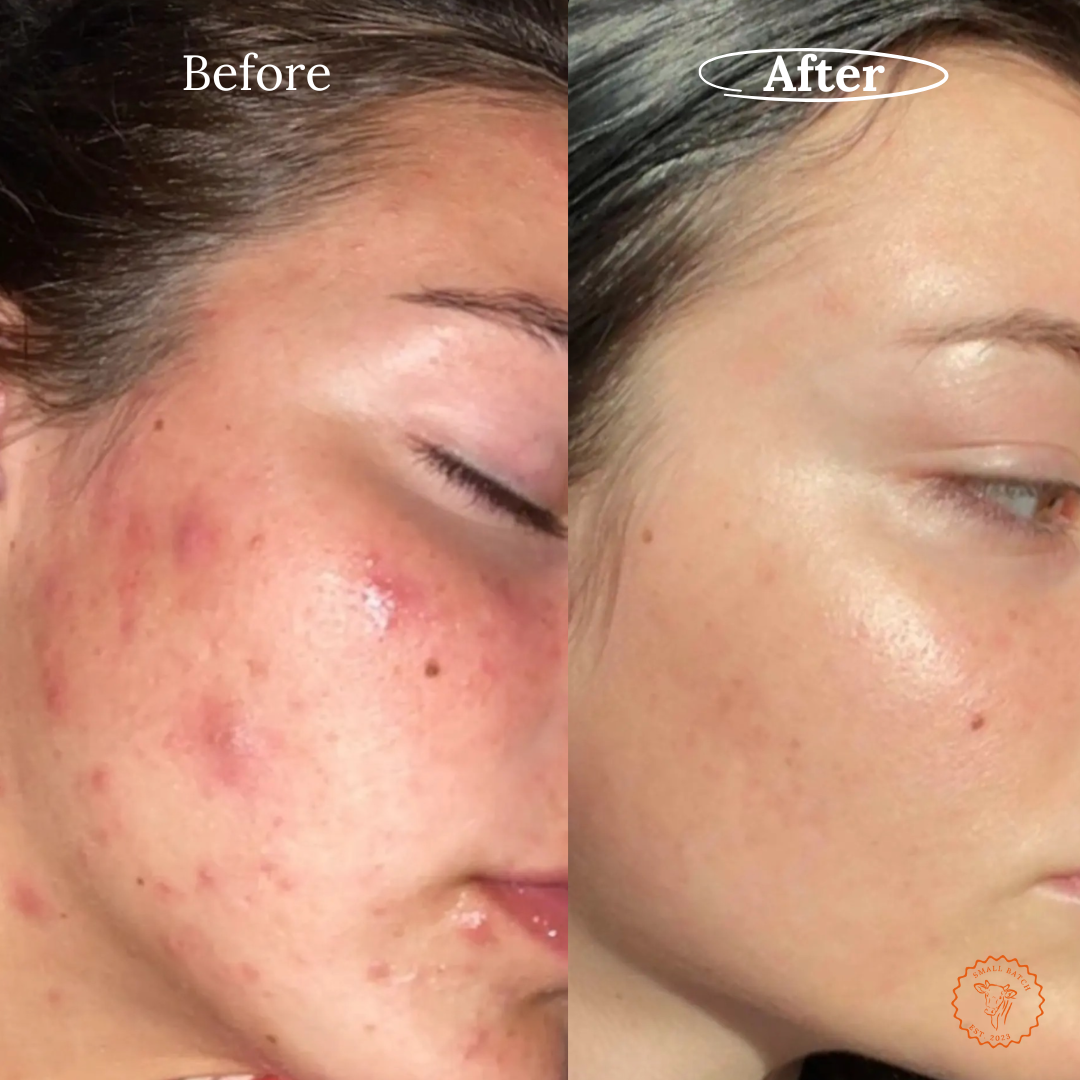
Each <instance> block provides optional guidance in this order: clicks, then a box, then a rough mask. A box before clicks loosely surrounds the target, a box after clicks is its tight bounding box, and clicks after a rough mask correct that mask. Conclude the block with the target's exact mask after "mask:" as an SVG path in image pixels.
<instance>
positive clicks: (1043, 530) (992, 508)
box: [935, 476, 1080, 540]
mask: <svg viewBox="0 0 1080 1080" xmlns="http://www.w3.org/2000/svg"><path fill="white" fill-rule="evenodd" d="M935 487H937V488H938V489H939V493H940V494H942V495H944V496H946V497H947V498H949V499H951V500H953V501H954V502H958V503H960V504H962V505H963V506H964V507H965V508H966V509H968V510H970V511H972V512H973V513H975V514H977V515H978V516H979V517H981V518H982V519H983V520H984V521H986V522H988V523H989V524H991V525H993V526H995V527H999V528H1003V529H1005V530H1007V531H1008V532H1011V533H1014V534H1017V535H1019V536H1021V537H1024V538H1027V539H1032V540H1046V539H1051V540H1054V539H1064V538H1067V537H1068V535H1069V533H1071V532H1073V531H1074V530H1076V527H1077V519H1078V518H1080V513H1078V509H1080V485H1078V484H1071V483H1069V482H1068V481H1065V480H1034V479H1027V478H1023V477H1017V476H952V477H942V478H940V479H939V480H937V481H936V482H935ZM995 490H997V491H998V492H999V493H1001V492H1002V491H1003V492H1004V493H1005V494H1012V495H1017V494H1026V495H1034V496H1036V499H1037V501H1038V502H1039V503H1042V502H1043V501H1044V500H1045V498H1046V496H1048V495H1053V494H1057V495H1058V496H1059V497H1060V496H1061V495H1064V496H1070V495H1071V496H1072V497H1073V499H1074V500H1075V505H1074V507H1073V519H1072V520H1066V522H1065V523H1064V524H1058V525H1046V524H1043V523H1041V522H1038V521H1035V520H1028V519H1025V518H1023V517H1020V516H1019V515H1017V514H1014V513H1012V512H1011V511H1009V510H1007V509H1006V508H1005V507H1004V506H1002V505H1001V504H1000V503H999V502H997V501H996V500H995V499H994V498H993V497H992V495H991V494H988V493H990V492H993V491H995ZM980 492H981V494H980ZM1050 501H1051V502H1056V501H1057V500H1050Z"/></svg>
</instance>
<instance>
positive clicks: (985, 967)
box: [953, 956, 1044, 1048]
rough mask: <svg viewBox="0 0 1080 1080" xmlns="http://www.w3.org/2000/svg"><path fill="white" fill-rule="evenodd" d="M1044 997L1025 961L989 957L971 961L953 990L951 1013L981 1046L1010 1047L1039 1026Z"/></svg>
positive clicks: (961, 1027)
mask: <svg viewBox="0 0 1080 1080" xmlns="http://www.w3.org/2000/svg"><path fill="white" fill-rule="evenodd" d="M1043 1002H1044V998H1043V995H1042V987H1041V986H1040V985H1039V980H1038V979H1037V978H1036V977H1035V974H1034V972H1032V971H1031V970H1030V969H1029V968H1028V967H1027V966H1026V965H1025V964H1021V963H1018V962H1017V961H1016V960H1006V959H1005V957H1004V956H988V957H987V958H986V959H985V960H980V961H979V962H978V963H975V964H972V965H971V967H969V968H968V969H967V970H966V971H965V972H964V974H963V975H961V976H960V980H959V981H958V982H957V984H956V989H955V990H953V1015H954V1016H955V1017H956V1019H957V1020H958V1021H959V1022H960V1029H961V1030H962V1031H966V1032H967V1036H968V1038H969V1039H975V1040H976V1042H980V1043H982V1044H983V1045H984V1046H993V1047H995V1048H996V1047H999V1046H1009V1045H1010V1044H1012V1043H1016V1042H1019V1041H1020V1040H1021V1039H1022V1038H1024V1036H1025V1035H1030V1034H1031V1033H1032V1032H1033V1031H1034V1030H1035V1029H1036V1028H1037V1027H1038V1026H1039V1017H1040V1016H1042V1013H1043Z"/></svg>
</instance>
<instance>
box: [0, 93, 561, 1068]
mask: <svg viewBox="0 0 1080 1080" xmlns="http://www.w3.org/2000/svg"><path fill="white" fill-rule="evenodd" d="M394 122H395V124H397V125H399V132H400V134H401V136H402V138H401V140H400V142H401V144H402V146H404V147H410V146H411V147H414V148H415V149H414V150H408V149H405V150H402V151H401V152H400V156H399V158H397V159H396V160H394V161H391V162H388V163H387V164H386V168H385V172H384V173H382V174H381V175H380V176H379V177H377V178H374V179H371V180H370V181H369V182H367V183H365V184H364V185H363V186H361V187H358V188H357V189H356V190H355V191H354V192H352V193H350V194H349V195H348V196H347V197H346V198H345V199H344V200H343V201H342V202H339V203H337V204H335V205H333V206H331V207H328V208H326V209H325V210H323V211H321V212H320V216H319V217H318V218H317V219H313V220H312V221H310V222H308V223H307V224H305V225H303V226H301V227H297V228H296V229H295V230H294V231H293V232H291V233H289V234H282V235H277V236H268V237H263V238H262V239H260V240H259V241H257V242H256V241H252V242H251V243H250V244H248V245H246V246H241V247H238V248H235V249H233V250H232V251H231V252H229V253H228V255H227V257H226V258H224V259H223V260H222V261H221V263H220V264H219V265H217V266H216V267H214V268H213V269H212V270H210V271H208V274H207V278H206V282H205V287H204V288H203V290H202V294H201V298H200V303H199V305H198V308H197V313H196V315H195V323H194V325H193V328H192V334H191V336H190V339H189V342H188V344H187V346H186V350H185V352H184V354H183V355H182V356H180V357H178V358H177V363H176V364H175V365H173V366H171V367H169V368H168V369H166V370H165V371H164V372H163V373H162V374H161V375H160V376H159V377H158V378H156V379H155V380H153V381H152V382H151V383H148V384H146V385H145V386H144V387H142V388H141V389H140V391H139V392H138V393H136V394H135V395H134V397H133V398H132V400H131V401H130V402H128V403H127V405H126V407H125V408H124V409H123V410H121V412H120V413H118V414H117V415H116V416H115V417H113V418H111V419H109V420H105V419H103V420H101V421H100V422H96V423H95V424H94V425H92V426H91V427H90V428H89V429H88V430H86V431H80V432H76V431H68V430H67V429H59V428H48V427H47V428H44V429H42V430H40V431H39V432H38V433H36V434H35V435H33V436H31V437H27V438H25V439H23V440H22V441H19V442H16V443H15V444H13V445H12V446H10V447H8V448H6V449H5V452H4V457H3V466H4V472H5V476H6V479H7V481H8V483H9V490H8V496H7V501H6V503H5V507H4V510H5V513H4V517H3V525H4V528H5V529H6V530H7V532H6V535H4V536H3V546H2V550H3V551H4V552H6V553H8V572H7V574H6V575H5V578H4V584H3V589H4V603H5V605H6V607H5V610H6V611H8V612H9V613H10V617H8V618H6V619H5V620H4V625H5V629H4V630H3V631H2V633H3V635H4V642H3V649H2V650H0V656H2V657H3V660H2V662H0V684H2V687H3V691H4V692H3V701H4V702H5V710H6V712H5V713H4V715H3V722H2V726H0V736H2V739H3V745H2V747H0V783H2V787H0V808H2V814H0V896H2V897H3V898H4V901H5V902H4V903H2V904H0V952H2V953H3V955H5V956H6V957H14V958H15V959H14V960H13V961H12V962H13V963H14V964H15V965H16V966H17V968H18V970H19V971H20V972H23V973H25V974H24V975H23V976H21V979H22V981H21V983H20V991H19V994H18V995H15V996H14V998H11V997H9V999H8V1000H6V1001H5V1002H3V1003H0V1049H2V1051H3V1054H2V1056H3V1057H4V1060H5V1063H6V1064H10V1065H11V1066H12V1068H14V1070H15V1073H17V1074H18V1075H26V1076H31V1077H37V1076H45V1075H47V1076H49V1077H53V1078H56V1080H75V1078H76V1077H78V1078H79V1080H105V1078H106V1077H111V1076H116V1075H121V1074H123V1075H125V1076H126V1075H131V1076H142V1075H146V1076H149V1075H151V1074H153V1075H162V1076H165V1075H174V1076H184V1075H190V1076H194V1075H209V1074H213V1073H222V1074H226V1073H244V1072H245V1071H249V1072H259V1071H262V1072H266V1073H272V1074H273V1075H276V1076H281V1077H288V1078H290V1080H355V1078H356V1077H359V1076H364V1077H372V1078H373V1080H375V1078H378V1080H382V1078H390V1077H393V1078H395V1080H420V1078H425V1080H426V1078H429V1077H433V1076H453V1077H455V1080H551V1078H552V1077H553V1076H555V1075H557V1074H558V1072H559V1070H560V1068H561V1065H562V1062H563V1058H564V1055H565V998H564V993H565V985H566V956H565V918H566V917H565V899H564V901H563V907H564V913H563V917H562V921H563V924H564V925H563V926H562V927H561V929H560V928H559V927H558V926H556V940H555V941H538V940H537V939H536V937H535V935H534V934H532V933H530V931H529V927H528V926H527V925H524V924H523V916H522V913H521V912H520V910H518V909H517V908H513V907H512V906H511V905H508V904H503V903H501V902H500V901H499V895H498V889H497V887H496V884H493V883H499V882H503V883H506V882H515V881H518V880H519V879H526V880H531V879H533V878H540V877H544V878H545V879H547V878H552V877H554V878H557V877H558V876H559V875H560V874H561V876H562V878H563V881H564V888H563V894H564V896H565V876H566V804H567V796H566V775H567V767H566V606H567V563H566V551H567V548H566V540H565V516H566V384H567V383H566V380H567V373H566V352H565V335H564V336H563V338H562V339H560V338H559V335H558V334H557V333H548V332H544V333H539V332H538V331H537V329H536V327H535V326H534V325H533V320H532V318H531V317H532V315H534V314H535V313H536V312H543V313H546V315H545V318H546V319H547V320H548V321H550V322H552V323H553V324H554V325H556V326H557V324H558V321H559V319H560V318H561V319H562V320H563V322H565V310H566V246H565V243H563V242H557V240H558V238H559V237H561V236H563V235H564V233H565V228H566V129H565V110H560V109H558V108H553V109H550V110H548V109H546V108H539V107H536V108H532V109H528V110H521V111H519V110H516V109H511V108H507V107H506V106H505V105H503V106H499V107H494V106H488V105H481V104H479V103H473V104H467V105H466V104H462V103H461V102H460V101H455V102H453V103H449V102H436V101H434V100H432V101H429V102H426V103H424V104H423V105H420V104H415V105H412V106H410V107H409V108H408V109H405V108H403V109H402V110H401V112H400V114H399V115H397V116H395V119H394ZM545 238H550V242H549V240H547V239H545ZM433 291H435V292H439V293H440V294H445V293H450V294H452V295H453V300H454V302H453V303H451V302H449V301H447V302H439V303H434V302H427V301H426V300H411V299H408V298H409V297H423V296H425V294H427V293H430V292H433ZM442 299H445V296H443V297H442ZM95 462H96V463H97V464H96V467H92V466H93V465H94V463H95ZM560 935H561V936H560ZM560 945H561V951H560V948H559V947H558V946H560ZM57 1031H60V1032H63V1033H65V1034H64V1037H62V1038H58V1037H57V1034H56V1032H57ZM13 1032H18V1033H19V1037H18V1038H17V1039H16V1038H15V1037H14V1036H13V1034H12V1033H13ZM86 1048H90V1049H86ZM76 1050H77V1051H78V1052H76Z"/></svg>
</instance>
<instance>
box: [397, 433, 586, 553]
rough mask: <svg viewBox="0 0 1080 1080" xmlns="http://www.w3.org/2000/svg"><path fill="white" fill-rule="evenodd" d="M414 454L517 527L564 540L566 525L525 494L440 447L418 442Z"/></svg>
mask: <svg viewBox="0 0 1080 1080" xmlns="http://www.w3.org/2000/svg"><path fill="white" fill-rule="evenodd" d="M416 451H417V453H418V454H419V455H420V457H421V459H422V460H423V461H424V462H425V463H426V464H427V465H429V466H431V467H432V468H434V469H435V470H436V471H437V472H439V473H440V474H441V475H442V476H443V477H444V478H445V479H447V480H449V481H450V483H451V484H453V485H454V486H455V487H457V488H460V489H461V490H463V491H465V492H466V493H467V494H469V495H470V496H472V497H473V499H474V500H476V501H477V502H480V503H482V504H484V505H485V506H486V507H487V508H488V509H491V510H494V511H496V512H497V513H500V514H503V515H505V516H507V517H510V518H512V519H513V520H514V521H516V522H517V523H518V524H519V525H524V526H525V527H526V528H529V529H532V530H533V531H535V532H539V533H543V534H544V535H545V536H553V537H555V538H556V539H559V540H565V539H566V537H567V527H566V523H565V522H564V521H562V520H561V519H560V518H559V516H558V515H557V514H555V513H553V512H552V511H551V510H548V509H546V508H544V507H542V506H539V505H537V504H536V503H534V502H532V501H530V500H529V499H526V498H525V496H524V495H520V494H519V493H518V492H516V491H514V490H513V489H512V488H509V487H507V486H506V485H505V484H503V483H501V482H500V481H498V480H496V479H494V478H493V477H491V476H488V475H487V473H484V472H481V471H480V470H479V469H477V468H475V467H474V466H472V465H470V464H469V463H468V462H466V461H463V460H462V459H461V458H459V457H457V456H456V455H455V454H452V453H450V452H449V451H448V450H444V449H443V448H442V447H439V446H435V445H433V444H432V443H426V442H421V443H418V444H417V445H416Z"/></svg>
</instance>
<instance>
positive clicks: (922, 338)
mask: <svg viewBox="0 0 1080 1080" xmlns="http://www.w3.org/2000/svg"><path fill="white" fill-rule="evenodd" d="M900 340H901V343H902V344H907V345H922V346H928V347H930V348H938V347H940V346H943V345H958V344H964V343H966V342H971V341H993V342H1004V343H1007V344H1012V345H1019V346H1021V347H1022V348H1026V349H1046V350H1048V351H1050V352H1053V353H1056V354H1057V355H1058V356H1060V357H1062V358H1063V359H1065V360H1067V361H1069V362H1070V363H1075V364H1077V365H1080V322H1078V321H1077V320H1076V319H1070V318H1067V317H1065V316H1061V315H1054V314H1052V313H1051V312H1048V311H1041V310H1039V309H1037V308H1022V309H1020V310H1019V311H1012V312H1008V313H1006V314H1004V315H991V316H985V317H981V318H973V319H965V320H961V321H958V322H954V323H948V324H946V325H944V326H922V327H915V328H914V329H912V330H909V331H907V332H906V333H905V334H903V335H902V337H901V339H900Z"/></svg>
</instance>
